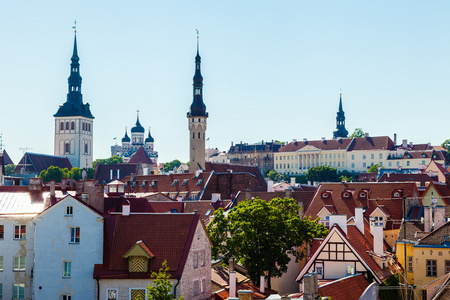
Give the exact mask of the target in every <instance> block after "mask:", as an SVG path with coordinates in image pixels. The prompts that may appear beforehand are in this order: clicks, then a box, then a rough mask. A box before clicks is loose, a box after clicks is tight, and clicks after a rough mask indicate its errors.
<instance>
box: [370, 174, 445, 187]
mask: <svg viewBox="0 0 450 300" xmlns="http://www.w3.org/2000/svg"><path fill="white" fill-rule="evenodd" d="M402 181H403V182H405V181H412V182H420V185H422V186H424V185H425V182H428V181H437V177H430V176H428V174H397V173H392V174H390V173H389V174H388V173H384V174H383V175H381V177H380V179H379V180H378V182H402Z"/></svg>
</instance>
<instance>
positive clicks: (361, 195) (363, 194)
mask: <svg viewBox="0 0 450 300" xmlns="http://www.w3.org/2000/svg"><path fill="white" fill-rule="evenodd" d="M366 197H367V194H366V193H365V192H361V193H359V198H364V199H365V198H366Z"/></svg>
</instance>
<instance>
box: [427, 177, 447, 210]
mask: <svg viewBox="0 0 450 300" xmlns="http://www.w3.org/2000/svg"><path fill="white" fill-rule="evenodd" d="M431 184H432V185H434V187H435V188H436V190H437V192H438V193H439V195H440V196H441V197H442V200H444V202H445V203H446V204H447V205H449V202H450V201H449V198H450V187H449V186H448V185H447V184H445V183H441V182H431V183H430V185H431Z"/></svg>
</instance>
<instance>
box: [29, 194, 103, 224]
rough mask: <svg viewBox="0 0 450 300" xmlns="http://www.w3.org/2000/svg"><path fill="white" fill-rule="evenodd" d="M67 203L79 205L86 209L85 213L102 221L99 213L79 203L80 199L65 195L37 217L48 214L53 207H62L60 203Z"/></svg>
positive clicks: (81, 202)
mask: <svg viewBox="0 0 450 300" xmlns="http://www.w3.org/2000/svg"><path fill="white" fill-rule="evenodd" d="M67 201H73V202H74V203H77V204H78V205H80V206H81V207H83V208H84V209H86V211H88V212H90V213H91V214H93V215H95V216H96V217H97V218H102V219H103V215H102V213H101V212H100V211H98V210H97V209H95V208H94V207H92V206H90V205H87V204H86V203H84V202H83V201H81V200H80V199H78V198H76V197H72V196H71V195H67V196H66V197H64V198H62V199H61V200H59V201H58V202H56V203H55V204H53V205H52V206H50V207H48V208H46V209H45V210H44V211H43V212H41V213H40V214H39V215H38V216H39V217H42V216H43V215H45V214H47V213H48V212H50V211H52V210H53V209H54V208H55V207H58V206H60V205H62V204H61V203H65V202H67Z"/></svg>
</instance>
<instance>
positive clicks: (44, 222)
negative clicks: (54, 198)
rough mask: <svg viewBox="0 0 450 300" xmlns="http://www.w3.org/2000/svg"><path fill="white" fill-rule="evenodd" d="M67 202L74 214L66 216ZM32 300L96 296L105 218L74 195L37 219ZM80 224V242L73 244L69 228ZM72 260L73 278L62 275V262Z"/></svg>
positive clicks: (90, 297) (92, 297) (91, 297)
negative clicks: (94, 274) (97, 266)
mask: <svg viewBox="0 0 450 300" xmlns="http://www.w3.org/2000/svg"><path fill="white" fill-rule="evenodd" d="M67 205H72V206H73V217H69V216H65V212H66V211H65V209H66V206H67ZM35 224H36V225H35V226H36V233H35V234H36V235H35V239H36V244H35V265H34V283H33V293H34V297H33V299H36V300H39V299H42V300H47V299H59V298H58V297H59V296H60V295H61V294H62V293H69V294H71V295H72V296H73V298H74V299H94V298H95V291H96V282H95V280H94V279H93V272H94V264H101V263H102V256H103V221H102V218H101V216H99V215H97V214H96V213H94V212H92V211H91V210H90V209H88V208H87V207H85V206H84V205H83V204H81V203H79V202H78V201H76V200H74V199H73V198H71V197H67V198H64V199H63V200H62V201H60V202H58V203H57V204H56V205H54V206H53V207H51V208H50V209H49V210H47V211H45V212H44V213H42V214H41V215H39V216H38V217H37V218H36V221H35ZM71 227H80V243H79V244H71V243H70V228H71ZM64 261H71V262H72V276H71V278H63V262H64Z"/></svg>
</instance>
